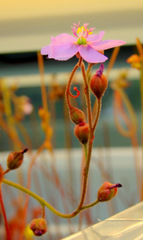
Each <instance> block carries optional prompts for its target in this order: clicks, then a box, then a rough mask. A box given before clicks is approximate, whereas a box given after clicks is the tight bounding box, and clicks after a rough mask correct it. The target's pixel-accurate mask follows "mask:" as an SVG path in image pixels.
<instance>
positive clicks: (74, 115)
mask: <svg viewBox="0 0 143 240" xmlns="http://www.w3.org/2000/svg"><path fill="white" fill-rule="evenodd" d="M70 118H71V120H72V121H73V123H74V124H76V126H75V128H74V134H75V136H76V137H77V138H78V140H79V141H80V142H81V143H82V144H86V143H87V141H88V132H89V127H88V124H87V123H86V122H85V115H84V113H83V112H82V111H81V110H80V109H78V108H76V107H70Z"/></svg>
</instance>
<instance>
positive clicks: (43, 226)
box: [30, 218, 47, 236]
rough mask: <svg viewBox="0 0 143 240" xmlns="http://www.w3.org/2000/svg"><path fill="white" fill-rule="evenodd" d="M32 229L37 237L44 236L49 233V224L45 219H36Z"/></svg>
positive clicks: (33, 221)
mask: <svg viewBox="0 0 143 240" xmlns="http://www.w3.org/2000/svg"><path fill="white" fill-rule="evenodd" d="M30 229H31V230H32V231H33V233H34V235H35V236H42V235H43V234H45V233H46V232H47V222H46V220H45V219H44V218H37V219H36V218H35V219H33V220H32V222H31V223H30Z"/></svg>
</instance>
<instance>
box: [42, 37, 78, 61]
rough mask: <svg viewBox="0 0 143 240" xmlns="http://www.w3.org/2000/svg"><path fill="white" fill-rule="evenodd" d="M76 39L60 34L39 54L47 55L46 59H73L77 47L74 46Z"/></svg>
mask: <svg viewBox="0 0 143 240" xmlns="http://www.w3.org/2000/svg"><path fill="white" fill-rule="evenodd" d="M76 41H77V39H76V38H75V37H73V36H71V35H69V34H67V33H62V34H60V35H58V36H56V37H55V38H52V42H51V44H50V45H48V46H47V47H45V48H42V50H41V53H47V54H48V58H54V59H56V60H63V61H65V60H68V59H69V58H71V57H73V56H74V55H75V54H76V53H77V52H78V48H79V46H78V45H77V44H76Z"/></svg>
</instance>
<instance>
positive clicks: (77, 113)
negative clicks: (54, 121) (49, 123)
mask: <svg viewBox="0 0 143 240" xmlns="http://www.w3.org/2000/svg"><path fill="white" fill-rule="evenodd" d="M70 118H71V120H72V121H73V122H74V123H75V124H80V123H82V122H84V121H85V115H84V113H83V112H82V111H81V110H80V109H78V108H75V107H72V108H70Z"/></svg>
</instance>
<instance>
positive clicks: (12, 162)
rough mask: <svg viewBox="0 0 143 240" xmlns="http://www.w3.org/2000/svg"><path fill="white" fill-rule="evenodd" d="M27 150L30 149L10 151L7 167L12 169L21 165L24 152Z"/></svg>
mask: <svg viewBox="0 0 143 240" xmlns="http://www.w3.org/2000/svg"><path fill="white" fill-rule="evenodd" d="M27 151H28V149H27V148H25V149H24V150H23V151H19V152H12V153H10V154H9V155H8V158H7V167H8V168H9V169H10V170H13V169H16V168H18V167H20V166H21V164H22V163H23V154H24V153H25V152H27Z"/></svg>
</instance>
